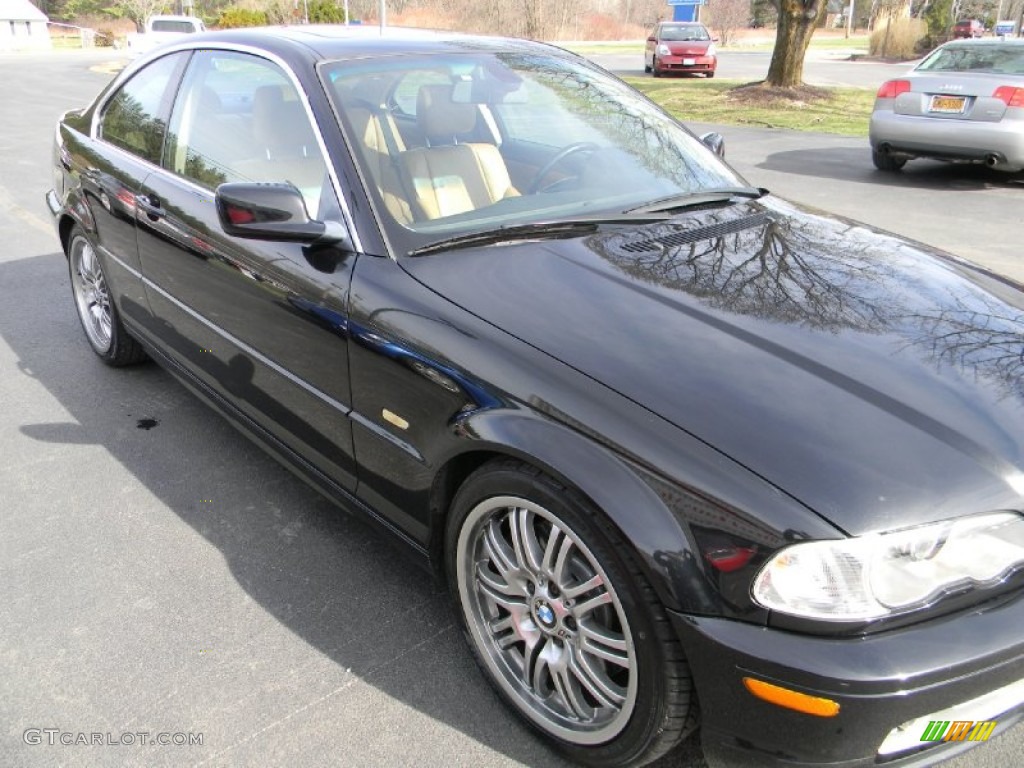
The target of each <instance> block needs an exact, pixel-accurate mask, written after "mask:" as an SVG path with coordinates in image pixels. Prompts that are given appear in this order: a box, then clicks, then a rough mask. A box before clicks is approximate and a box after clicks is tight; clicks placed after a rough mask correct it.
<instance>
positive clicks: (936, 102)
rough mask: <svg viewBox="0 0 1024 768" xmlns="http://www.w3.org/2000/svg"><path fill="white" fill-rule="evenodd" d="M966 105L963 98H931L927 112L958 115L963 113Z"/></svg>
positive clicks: (965, 100)
mask: <svg viewBox="0 0 1024 768" xmlns="http://www.w3.org/2000/svg"><path fill="white" fill-rule="evenodd" d="M966 104H967V99H966V98H965V97H963V96H932V104H931V106H930V107H929V108H928V111H929V112H945V113H947V114H954V115H959V114H960V113H961V112H963V111H964V105H966Z"/></svg>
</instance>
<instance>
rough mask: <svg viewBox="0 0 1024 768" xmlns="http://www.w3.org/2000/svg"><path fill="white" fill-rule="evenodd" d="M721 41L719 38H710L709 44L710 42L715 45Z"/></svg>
mask: <svg viewBox="0 0 1024 768" xmlns="http://www.w3.org/2000/svg"><path fill="white" fill-rule="evenodd" d="M721 39H722V38H720V37H712V38H711V42H712V43H717V42H718V41H719V40H721Z"/></svg>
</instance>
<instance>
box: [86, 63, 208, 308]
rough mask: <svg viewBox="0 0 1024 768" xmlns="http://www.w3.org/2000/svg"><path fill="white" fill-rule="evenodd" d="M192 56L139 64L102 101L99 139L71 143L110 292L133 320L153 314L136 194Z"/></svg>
mask: <svg viewBox="0 0 1024 768" xmlns="http://www.w3.org/2000/svg"><path fill="white" fill-rule="evenodd" d="M188 56H189V54H187V53H178V54H172V55H170V56H164V57H162V58H160V59H157V60H156V61H154V62H153V63H152V64H150V65H149V66H147V67H145V68H144V69H142V70H140V71H139V72H138V73H137V74H136V75H134V76H133V77H132V78H131V79H130V80H128V81H127V82H126V83H125V84H124V85H123V86H121V88H120V89H119V90H118V91H117V92H116V93H114V94H113V96H112V97H111V98H110V100H109V101H108V102H107V103H106V104H105V105H104V108H103V112H102V113H101V114H100V116H99V130H98V134H99V136H98V138H99V140H88V141H83V140H81V139H74V140H72V141H70V142H69V144H68V145H67V147H66V148H67V153H68V156H69V157H70V158H71V160H72V165H73V167H74V168H75V169H76V172H77V174H78V184H79V185H80V193H81V195H82V199H83V200H84V202H85V204H86V205H87V206H88V208H89V213H90V214H91V218H92V220H93V222H94V225H95V228H96V232H95V235H96V240H97V242H98V244H99V248H100V257H101V258H102V259H103V261H104V274H105V275H106V277H107V279H108V280H109V281H110V284H111V288H112V291H111V294H112V296H113V297H114V299H115V301H116V302H117V308H118V310H119V312H120V313H121V316H122V317H123V318H125V319H126V320H127V321H128V322H129V324H132V323H134V324H142V323H145V322H146V320H147V318H148V316H149V309H148V305H147V302H146V296H145V290H144V289H143V286H142V280H141V279H140V277H139V271H140V270H141V265H140V262H139V252H138V243H137V241H136V231H135V210H136V198H137V197H138V195H139V193H140V192H141V190H142V185H143V181H144V180H145V178H146V176H148V175H149V174H150V172H151V171H152V170H153V167H154V165H157V164H159V162H160V151H161V146H162V143H163V136H164V129H163V126H164V125H166V122H167V115H168V114H169V113H170V108H171V98H172V95H173V93H174V87H175V86H176V85H177V83H178V80H179V78H180V76H181V71H182V70H183V69H184V66H185V64H186V62H187V61H188ZM83 127H84V128H85V129H86V130H88V127H87V126H83ZM111 257H112V258H111Z"/></svg>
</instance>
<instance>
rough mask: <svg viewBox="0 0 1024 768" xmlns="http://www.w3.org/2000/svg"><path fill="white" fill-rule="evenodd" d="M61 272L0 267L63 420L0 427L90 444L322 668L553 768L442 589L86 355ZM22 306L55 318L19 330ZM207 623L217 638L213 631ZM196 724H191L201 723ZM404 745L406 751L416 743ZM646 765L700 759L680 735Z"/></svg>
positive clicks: (255, 720) (151, 384)
mask: <svg viewBox="0 0 1024 768" xmlns="http://www.w3.org/2000/svg"><path fill="white" fill-rule="evenodd" d="M62 262H63V259H62V257H61V256H60V255H59V254H56V253H52V254H45V255H41V256H37V257H33V258H27V259H20V260H16V261H12V262H6V263H0V285H3V286H4V289H5V291H7V292H9V293H10V295H14V296H20V297H22V299H23V301H20V302H5V303H4V304H3V305H2V306H0V336H2V338H3V340H4V342H6V344H7V345H9V347H10V348H11V350H12V352H13V354H14V355H15V356H16V357H17V359H18V361H19V362H18V369H19V372H20V374H21V375H24V376H29V377H31V378H32V379H34V380H35V381H36V382H38V383H39V384H40V385H42V386H43V387H45V389H46V391H47V392H48V393H49V394H50V395H51V396H52V397H53V398H55V399H56V400H57V401H58V402H59V403H60V405H61V406H62V407H63V409H64V410H66V412H67V414H68V420H67V421H66V422H60V423H24V422H23V421H19V420H18V419H17V418H16V417H15V418H13V419H12V421H13V422H14V423H16V424H20V426H19V429H20V432H21V433H22V434H23V435H24V436H26V437H28V438H30V439H32V440H34V441H37V442H39V443H45V444H53V445H61V446H68V445H70V446H100V447H102V448H103V449H104V450H105V451H107V452H108V453H109V454H110V456H112V457H113V458H115V459H116V460H117V461H118V462H119V463H120V464H121V465H122V466H123V467H124V468H125V470H126V471H127V472H129V473H130V474H131V475H132V476H133V477H134V478H135V479H137V480H138V481H139V483H141V484H142V485H143V486H144V487H145V488H146V489H147V490H148V491H149V492H150V493H151V494H152V495H153V496H154V497H155V498H156V499H157V500H158V501H159V504H160V505H162V506H163V507H165V508H166V509H167V510H170V511H171V512H173V513H174V514H175V515H176V516H177V517H178V518H180V519H181V520H182V521H183V522H185V523H187V524H188V525H189V526H190V527H191V528H192V529H193V530H194V531H195V532H196V533H198V534H200V535H201V536H202V537H203V538H204V539H205V540H206V541H207V542H209V543H210V544H211V545H213V546H214V547H216V548H217V550H218V551H219V552H220V553H221V555H222V556H223V558H224V562H225V563H226V564H227V566H228V568H229V569H230V572H231V575H232V576H233V578H234V579H235V580H236V581H237V583H238V585H239V586H241V588H242V589H244V590H245V592H246V594H248V595H249V596H250V597H251V598H252V599H253V600H254V601H255V602H256V604H258V606H259V607H260V608H261V609H262V610H263V611H265V612H266V613H267V614H269V615H270V616H271V617H273V619H274V620H275V621H277V622H279V623H280V624H281V625H283V626H284V627H286V628H287V629H288V630H290V632H292V633H294V634H295V635H296V636H297V637H299V638H301V639H302V640H303V641H304V642H306V643H308V644H309V646H311V647H312V648H314V649H316V650H317V651H318V652H319V653H320V654H323V656H324V657H326V658H328V659H329V660H330V661H331V662H332V663H333V664H335V665H337V667H338V668H339V676H348V675H351V676H354V677H355V678H356V679H358V680H359V681H360V682H361V683H363V684H365V685H370V686H372V687H374V688H375V689H377V690H379V691H382V692H383V693H385V694H386V695H387V696H389V697H391V698H393V699H395V700H397V701H399V702H402V704H404V705H406V706H408V707H411V708H413V709H415V710H417V711H418V712H420V713H422V714H424V715H426V716H428V717H429V718H431V719H433V720H435V721H438V722H440V723H443V724H445V725H446V726H448V727H450V728H453V729H455V730H457V731H459V732H461V733H463V734H465V735H466V736H468V737H470V738H471V739H473V740H475V741H477V742H479V743H480V744H482V745H484V746H486V747H488V748H490V749H492V750H495V751H497V752H500V753H502V754H504V755H506V756H507V757H509V758H511V759H513V760H516V761H519V762H522V763H524V764H527V765H531V766H562V765H565V763H564V762H563V761H562V760H560V759H559V758H558V757H557V756H556V755H555V754H554V753H553V752H551V751H550V750H549V749H547V747H546V746H544V744H543V743H542V742H541V741H540V740H539V739H537V738H535V737H534V736H533V735H532V733H531V731H530V730H529V729H528V728H526V727H525V726H524V725H522V724H521V723H520V722H519V721H518V720H517V719H516V718H515V716H514V715H513V714H512V713H511V712H510V711H508V710H507V708H506V707H505V706H504V705H503V704H502V702H501V701H500V700H499V699H498V698H497V696H496V695H495V694H494V693H493V692H492V691H491V689H490V687H489V685H488V684H487V682H486V681H485V680H484V678H483V676H482V674H481V673H480V672H479V670H478V669H477V667H476V665H475V664H474V662H473V660H472V658H471V656H470V653H469V651H468V649H467V648H466V646H465V643H464V641H463V638H462V636H461V632H460V631H459V630H458V628H457V625H456V622H455V617H454V615H453V613H452V611H451V609H450V607H449V602H448V598H447V595H446V594H445V591H444V588H443V586H442V585H441V584H439V583H438V582H437V581H435V580H433V579H431V578H430V577H429V576H427V575H426V573H425V572H424V571H423V570H422V569H421V568H419V567H418V566H417V565H416V564H415V563H414V562H413V561H411V560H409V559H408V558H406V557H404V556H403V553H402V552H401V551H400V550H398V549H396V548H394V547H393V546H392V542H391V540H390V539H389V538H388V536H387V534H386V533H384V534H381V533H380V532H379V531H378V529H377V528H375V527H373V526H372V525H368V524H366V523H365V522H364V521H363V520H362V519H361V518H358V517H356V516H354V515H350V514H346V513H344V512H342V511H341V510H339V509H338V508H337V507H335V506H334V505H333V504H331V503H330V502H328V501H326V500H325V499H323V498H322V497H321V496H320V495H318V494H317V493H316V492H315V491H313V490H312V489H310V488H309V487H308V486H306V485H305V484H304V483H302V482H301V481H300V480H298V479H296V478H295V477H294V476H293V475H292V474H291V473H289V472H288V471H287V470H286V469H285V468H284V467H282V466H281V465H280V464H278V463H277V462H275V461H274V460H273V459H272V458H270V457H269V456H268V455H267V454H265V453H264V452H263V451H262V450H260V449H259V448H258V447H256V446H255V445H254V444H252V443H251V442H250V441H248V440H246V439H245V438H244V437H243V436H242V435H241V434H240V433H238V432H237V431H236V430H235V429H234V428H232V427H231V426H230V425H229V424H228V423H227V422H226V421H225V420H223V419H221V418H218V417H217V416H215V415H214V413H213V411H212V410H210V409H209V408H207V407H206V406H205V405H203V404H201V403H200V402H199V401H198V400H197V399H196V398H195V397H193V396H192V395H191V394H190V393H189V392H188V391H187V390H186V389H185V388H184V387H182V386H181V385H180V384H179V383H178V382H177V381H175V380H174V379H173V378H172V377H171V376H170V375H168V374H167V373H166V372H164V371H163V370H161V369H160V368H158V367H157V366H156V365H154V364H152V363H149V364H144V365H142V366H138V367H134V368H128V369H121V370H113V369H110V368H107V367H105V366H103V365H102V364H101V363H100V362H99V361H98V360H96V358H95V356H94V355H93V354H92V353H91V351H90V350H89V349H88V346H87V344H86V343H85V342H84V341H82V340H81V338H80V337H81V330H80V328H79V327H78V323H77V318H75V316H74V312H73V309H72V304H71V299H70V291H69V290H68V286H67V277H66V274H65V276H64V277H63V278H62V277H61V275H62V273H63V269H62ZM26 300H27V301H30V302H31V303H33V304H34V305H38V306H40V307H45V308H46V309H45V310H40V312H42V313H45V314H44V316H48V317H49V318H51V319H53V318H56V320H54V321H53V322H50V321H48V322H46V323H42V324H40V323H33V322H30V321H28V320H26V318H25V316H24V309H23V307H22V304H23V303H24V301H26ZM54 333H57V334H67V335H72V334H73V335H74V336H73V341H74V343H72V344H65V343H63V341H56V342H55V340H54V339H53V338H50V337H49V335H50V334H54ZM140 420H144V421H143V423H144V424H145V427H148V428H145V427H143V426H142V425H140ZM153 421H155V422H156V424H155V425H154V424H152V422H153ZM211 489H213V490H211ZM211 497H212V498H211ZM54 568H55V569H58V570H59V569H60V568H61V566H60V564H55V565H54ZM197 597H198V598H199V599H202V596H197ZM130 620H131V617H125V621H130ZM209 629H210V633H211V634H216V631H217V628H216V627H210V628H209ZM156 650H157V652H159V649H156ZM231 673H232V671H231V670H230V669H226V670H224V671H222V672H221V673H220V674H231ZM281 674H282V675H290V674H291V671H289V670H282V672H281ZM188 684H189V683H183V685H188ZM191 684H194V685H196V686H199V687H200V689H201V690H200V691H199V693H198V695H197V696H196V697H197V698H198V699H199V700H203V699H204V698H205V696H206V695H207V694H209V695H213V692H212V691H211V690H209V689H206V688H203V686H206V685H210V684H211V683H209V682H208V681H206V680H205V679H203V678H199V677H197V678H194V682H192V683H191ZM281 685H282V686H283V685H284V682H282V683H281ZM320 693H321V691H319V690H318V691H316V692H311V693H310V696H309V698H310V699H317V698H318V696H319V694H320ZM154 698H155V696H154ZM239 714H244V715H246V716H248V717H250V718H251V720H250V721H249V722H247V723H245V724H244V726H243V727H242V728H240V729H239V731H237V732H236V733H237V734H238V739H239V740H238V741H237V742H236V743H235V744H233V745H231V746H230V747H229V749H233V748H234V747H236V746H241V745H243V744H246V741H247V739H248V738H252V737H251V736H249V737H245V736H244V735H243V734H244V733H250V732H251V733H258V732H260V731H261V729H264V728H270V727H271V726H273V725H275V718H279V717H280V712H276V713H275V711H274V707H273V706H270V707H253V708H251V709H250V708H247V709H245V710H240V711H239ZM197 720H198V722H197V725H198V726H200V729H201V726H202V725H203V716H202V714H199V716H198V718H197ZM278 722H280V721H278ZM390 727H391V728H392V729H395V730H398V731H401V729H402V728H403V727H404V726H403V724H402V723H391V724H390ZM410 735H413V734H410ZM408 748H409V750H410V754H411V753H414V751H415V744H414V743H412V742H411V741H410V742H409V743H408ZM236 754H238V753H236ZM218 759H222V758H218ZM657 765H660V766H663V768H668V766H684V765H685V766H701V765H704V761H703V758H702V757H701V755H700V751H699V747H698V746H697V745H696V743H695V740H694V739H691V740H689V741H688V742H687V743H686V745H684V747H683V748H682V749H681V750H677V751H676V752H675V753H674V754H672V755H670V756H668V757H666V758H663V759H662V760H661V761H659V762H658V763H657Z"/></svg>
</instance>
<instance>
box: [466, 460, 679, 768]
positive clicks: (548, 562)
mask: <svg viewBox="0 0 1024 768" xmlns="http://www.w3.org/2000/svg"><path fill="white" fill-rule="evenodd" d="M446 544H447V550H446V553H447V558H448V562H447V565H448V576H449V582H450V586H451V589H452V593H453V597H454V599H455V602H456V611H457V613H458V615H459V617H460V618H461V620H462V623H463V629H464V631H465V634H466V636H467V639H468V642H469V645H470V647H471V649H472V650H473V653H474V656H475V658H476V660H477V663H478V664H479V665H480V667H481V668H482V669H483V670H484V672H485V673H486V675H487V677H488V678H489V679H490V681H491V683H492V684H493V685H494V686H495V688H496V689H497V690H498V692H499V693H500V694H501V695H502V697H503V698H504V699H505V700H506V701H507V702H508V703H510V704H511V705H512V707H513V708H514V709H515V710H516V712H517V713H518V714H519V715H521V716H522V717H523V718H524V719H525V720H526V721H527V722H528V723H529V724H530V725H532V726H533V727H534V728H535V729H537V730H539V731H540V732H541V733H542V734H544V735H545V736H547V737H548V738H549V739H550V740H551V741H552V742H553V743H554V745H555V747H556V748H558V749H559V750H560V751H561V752H563V753H564V754H566V755H567V756H568V757H570V758H571V759H573V760H576V761H579V762H582V763H586V764H589V765H600V766H619V765H626V764H631V765H637V764H641V763H645V762H648V761H650V760H653V759H655V758H657V757H659V756H660V755H662V754H664V753H665V752H667V751H669V750H670V749H671V748H672V747H674V746H675V745H676V744H678V743H679V742H680V741H681V740H682V739H683V738H684V737H685V736H686V735H687V734H688V733H689V732H690V731H691V730H692V729H693V728H694V727H695V721H696V705H695V702H694V701H693V700H692V698H691V680H690V674H689V670H688V667H687V665H686V662H685V660H684V658H683V654H682V650H681V648H680V646H679V643H678V640H677V639H676V638H675V636H674V635H673V633H672V631H671V628H670V626H669V623H668V620H667V617H666V615H665V611H664V608H663V607H662V606H661V604H660V603H659V601H658V600H657V598H656V596H655V594H654V591H653V589H652V588H651V587H650V585H649V584H648V583H647V581H646V579H645V578H644V576H643V574H642V573H641V572H640V570H639V568H638V567H637V566H636V564H635V563H634V562H633V560H632V558H631V557H629V555H628V545H627V544H626V543H625V542H624V541H622V539H621V537H620V536H619V535H618V534H617V533H616V532H615V530H614V529H613V527H612V526H611V525H610V524H609V523H608V522H607V521H606V520H605V519H604V517H603V515H601V514H600V513H599V512H598V511H597V510H596V509H595V508H594V507H593V506H592V505H591V504H590V503H589V502H587V501H586V499H584V498H583V497H582V496H580V495H579V494H578V493H576V492H574V491H572V490H570V489H566V488H564V487H562V486H561V485H560V484H558V483H557V482H556V481H554V480H553V479H552V478H550V477H548V476H546V475H544V474H543V473H541V472H539V471H537V470H535V469H534V468H532V467H529V466H527V465H524V464H521V463H519V462H517V461H512V460H507V461H498V462H493V463H491V464H488V465H485V466H484V467H483V468H481V469H480V470H478V471H477V472H476V473H475V474H473V475H472V476H471V477H470V478H469V479H468V480H467V481H466V483H465V484H464V485H463V487H462V488H461V489H460V490H459V493H458V494H457V496H456V498H455V502H454V504H453V507H452V510H451V515H450V517H449V522H448V529H447V537H446Z"/></svg>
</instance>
